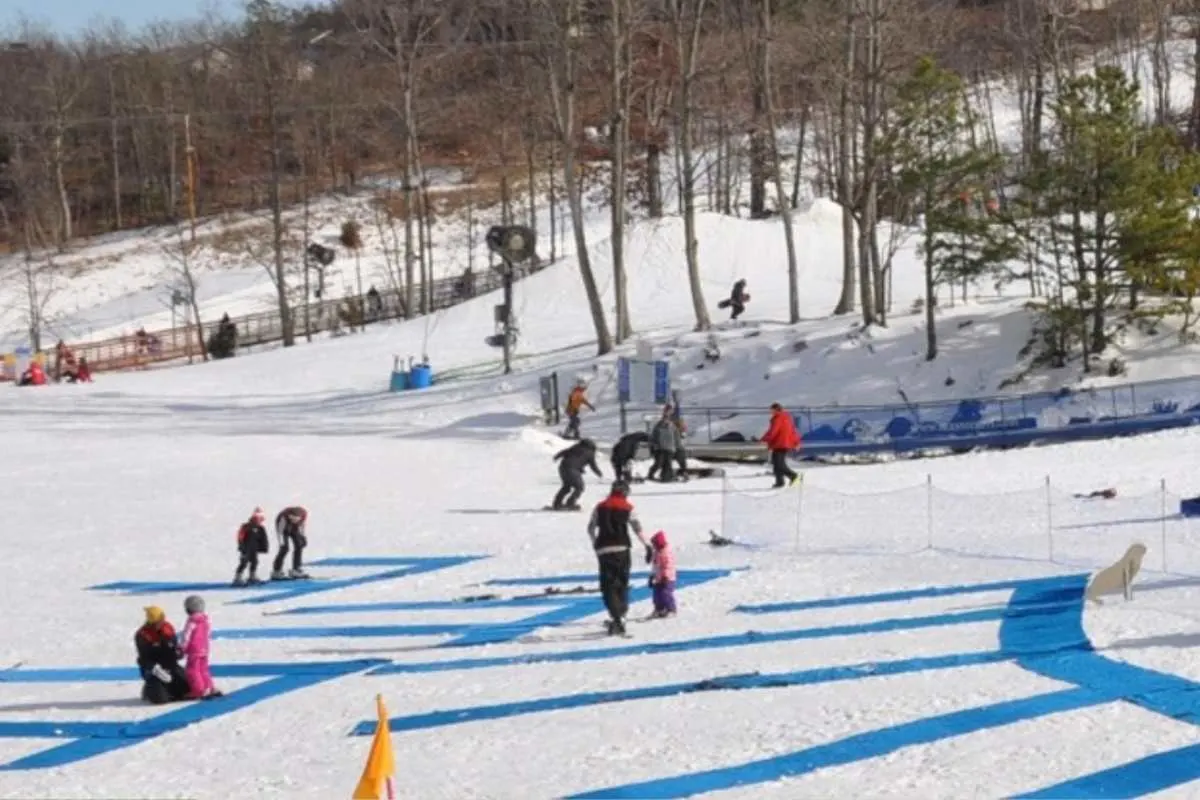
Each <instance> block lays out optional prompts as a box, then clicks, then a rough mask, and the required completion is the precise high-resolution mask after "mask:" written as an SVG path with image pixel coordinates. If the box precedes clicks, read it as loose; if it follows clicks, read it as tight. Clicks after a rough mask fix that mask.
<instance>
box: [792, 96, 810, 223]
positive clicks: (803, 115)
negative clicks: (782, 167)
mask: <svg viewBox="0 0 1200 800" xmlns="http://www.w3.org/2000/svg"><path fill="white" fill-rule="evenodd" d="M811 113H812V107H811V106H810V105H809V104H808V103H804V104H803V105H801V106H800V130H799V132H798V133H797V135H796V170H795V172H793V173H792V208H799V207H800V176H801V174H802V173H803V172H804V140H805V139H806V138H808V118H809V115H810V114H811Z"/></svg>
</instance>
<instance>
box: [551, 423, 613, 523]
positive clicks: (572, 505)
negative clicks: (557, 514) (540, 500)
mask: <svg viewBox="0 0 1200 800" xmlns="http://www.w3.org/2000/svg"><path fill="white" fill-rule="evenodd" d="M554 460H555V461H560V462H561V463H560V464H559V465H558V477H559V479H560V480H561V481H562V488H561V489H559V490H558V494H556V495H554V502H553V503H552V504H551V506H550V507H551V508H552V509H553V510H555V511H562V510H563V509H570V510H571V511H577V510H578V509H579V498H580V496H582V495H583V470H584V469H585V468H590V469H591V470H592V472H594V473H596V477H597V478H603V477H604V474H603V473H602V472H600V468H599V467H598V466H596V443H595V442H593V441H592V440H591V439H580V440H579V441H578V442H576V443H575V444H573V445H571V446H570V447H568V448H567V449H566V450H560V451H559V452H557V453H555V454H554Z"/></svg>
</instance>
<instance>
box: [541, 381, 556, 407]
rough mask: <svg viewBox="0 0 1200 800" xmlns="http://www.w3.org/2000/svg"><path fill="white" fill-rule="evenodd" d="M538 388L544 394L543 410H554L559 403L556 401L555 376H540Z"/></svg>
mask: <svg viewBox="0 0 1200 800" xmlns="http://www.w3.org/2000/svg"><path fill="white" fill-rule="evenodd" d="M538 389H540V390H541V394H542V411H553V410H554V408H555V407H556V406H557V405H558V403H556V402H554V378H553V377H552V376H550V375H543V376H542V377H540V378H538Z"/></svg>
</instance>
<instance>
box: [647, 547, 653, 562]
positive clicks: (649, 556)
mask: <svg viewBox="0 0 1200 800" xmlns="http://www.w3.org/2000/svg"><path fill="white" fill-rule="evenodd" d="M652 561H654V548H653V547H651V546H650V545H646V563H647V564H649V563H651V562H652Z"/></svg>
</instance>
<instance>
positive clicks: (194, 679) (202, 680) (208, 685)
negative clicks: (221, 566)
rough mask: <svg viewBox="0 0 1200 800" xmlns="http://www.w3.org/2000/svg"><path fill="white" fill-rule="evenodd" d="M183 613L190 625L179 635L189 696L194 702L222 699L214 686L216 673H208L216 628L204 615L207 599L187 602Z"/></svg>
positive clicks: (190, 597)
mask: <svg viewBox="0 0 1200 800" xmlns="http://www.w3.org/2000/svg"><path fill="white" fill-rule="evenodd" d="M183 610H184V611H186V612H187V615H188V620H187V624H186V625H184V626H183V631H182V633H180V634H179V651H180V653H182V654H183V655H184V656H186V657H187V667H185V668H184V671H185V672H186V673H187V679H188V687H189V688H190V689H191V693H190V694H189V695H188V697H189V698H191V699H193V700H207V699H208V698H210V697H220V696H221V693H220V692H219V691H217V689H216V688H215V687H214V686H213V679H212V673H211V672H210V671H209V669H208V648H209V642H210V641H211V639H212V625H211V624H210V623H209V621H208V615H207V614H205V613H204V598H203V597H200V596H199V595H195V594H193V595H191V596H189V597H188V598H187V599H186V600H184V601H183Z"/></svg>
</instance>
